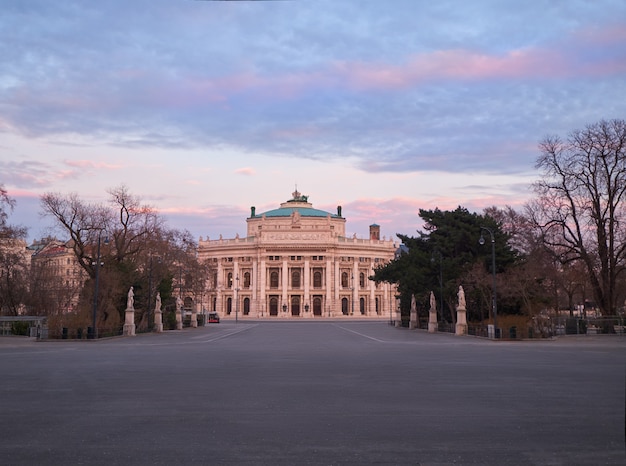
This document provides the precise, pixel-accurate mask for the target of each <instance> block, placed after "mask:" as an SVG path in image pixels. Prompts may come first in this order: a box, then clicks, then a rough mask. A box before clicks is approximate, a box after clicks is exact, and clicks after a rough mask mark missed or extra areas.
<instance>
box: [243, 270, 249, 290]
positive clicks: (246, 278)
mask: <svg viewBox="0 0 626 466" xmlns="http://www.w3.org/2000/svg"><path fill="white" fill-rule="evenodd" d="M243 287H244V288H250V272H245V273H244V274H243Z"/></svg>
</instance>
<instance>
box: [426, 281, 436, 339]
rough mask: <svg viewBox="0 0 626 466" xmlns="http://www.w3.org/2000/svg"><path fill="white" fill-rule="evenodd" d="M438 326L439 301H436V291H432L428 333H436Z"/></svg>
mask: <svg viewBox="0 0 626 466" xmlns="http://www.w3.org/2000/svg"><path fill="white" fill-rule="evenodd" d="M437 330H438V326H437V301H435V293H433V292H432V291H431V292H430V309H429V310H428V333H435V332H436V331H437Z"/></svg>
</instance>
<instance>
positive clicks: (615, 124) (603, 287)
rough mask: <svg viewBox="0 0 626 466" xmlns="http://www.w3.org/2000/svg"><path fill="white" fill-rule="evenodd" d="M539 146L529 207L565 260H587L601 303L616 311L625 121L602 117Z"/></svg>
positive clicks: (625, 182)
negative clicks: (536, 178) (533, 194)
mask: <svg viewBox="0 0 626 466" xmlns="http://www.w3.org/2000/svg"><path fill="white" fill-rule="evenodd" d="M540 150H541V155H540V157H539V158H538V161H537V167H538V168H539V170H540V171H541V174H542V176H541V178H540V180H539V181H537V182H536V183H535V185H534V189H535V192H536V194H537V198H536V199H535V200H534V201H532V202H531V203H529V205H528V212H529V213H530V215H531V217H532V220H533V222H534V225H535V226H536V227H537V228H538V229H539V230H540V232H541V233H542V239H543V241H544V242H545V244H546V245H547V246H548V247H550V248H552V249H555V250H558V251H560V252H561V253H562V254H561V257H562V261H563V263H567V262H575V261H582V262H583V263H584V264H585V268H586V271H587V273H588V276H589V280H590V282H591V287H592V290H593V294H594V298H595V301H596V304H597V305H598V307H599V308H600V310H601V311H602V312H603V313H604V314H609V315H611V314H615V313H616V311H617V306H618V302H617V299H618V290H617V283H618V282H619V280H620V276H621V275H623V274H624V273H625V270H626V228H625V225H626V206H625V200H626V199H625V197H626V122H625V121H624V120H611V121H605V120H602V121H600V122H598V123H595V124H592V125H588V126H587V127H586V128H585V129H583V130H576V131H574V132H572V133H571V134H570V135H569V137H568V138H567V140H565V141H563V140H562V139H560V138H559V137H558V136H549V137H546V138H545V139H544V140H543V141H542V142H541V144H540Z"/></svg>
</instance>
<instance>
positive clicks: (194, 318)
mask: <svg viewBox="0 0 626 466" xmlns="http://www.w3.org/2000/svg"><path fill="white" fill-rule="evenodd" d="M191 327H192V328H198V312H197V311H196V310H195V309H193V310H192V311H191Z"/></svg>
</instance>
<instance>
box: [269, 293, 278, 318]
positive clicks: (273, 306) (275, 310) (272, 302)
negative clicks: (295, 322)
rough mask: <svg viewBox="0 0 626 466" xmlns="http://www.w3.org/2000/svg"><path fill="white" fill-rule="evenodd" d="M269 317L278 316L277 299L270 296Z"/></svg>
mask: <svg viewBox="0 0 626 466" xmlns="http://www.w3.org/2000/svg"><path fill="white" fill-rule="evenodd" d="M270 315H271V316H277V315H278V298H277V297H275V296H272V297H271V298H270Z"/></svg>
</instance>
